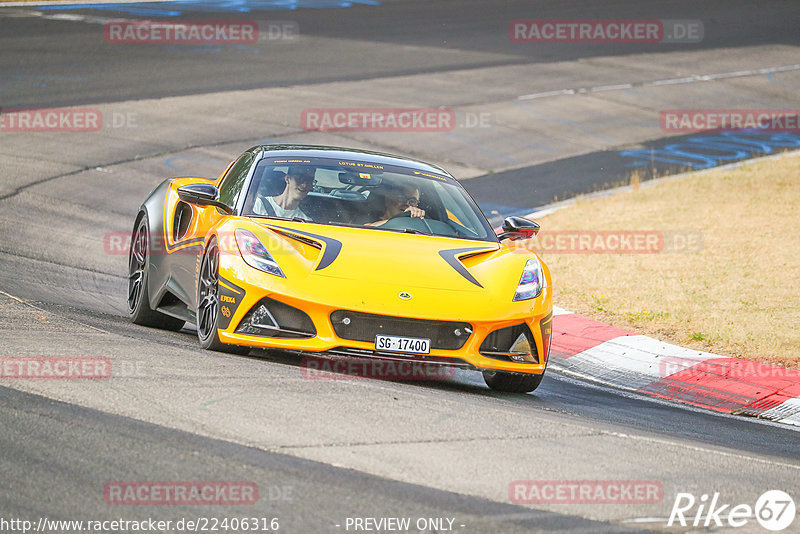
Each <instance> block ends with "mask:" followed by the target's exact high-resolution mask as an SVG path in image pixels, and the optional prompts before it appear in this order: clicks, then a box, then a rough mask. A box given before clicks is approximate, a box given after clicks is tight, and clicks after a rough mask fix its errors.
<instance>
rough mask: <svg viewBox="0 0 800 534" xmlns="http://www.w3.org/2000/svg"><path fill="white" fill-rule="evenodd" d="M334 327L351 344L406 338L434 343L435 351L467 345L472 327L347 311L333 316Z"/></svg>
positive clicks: (448, 322)
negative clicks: (379, 337) (353, 342)
mask: <svg viewBox="0 0 800 534" xmlns="http://www.w3.org/2000/svg"><path fill="white" fill-rule="evenodd" d="M331 324H332V325H333V330H334V332H336V335H337V336H339V337H340V338H342V339H349V340H351V341H364V342H367V343H373V342H374V341H375V336H377V335H387V336H405V337H418V338H425V339H430V340H431V348H432V349H443V350H458V349H460V348H461V347H463V346H464V343H466V342H467V340H468V339H469V337H470V335H472V325H470V324H469V323H461V322H457V321H430V320H425V319H409V318H405V317H390V316H387V315H373V314H371V313H361V312H353V311H346V310H337V311H335V312H333V313H332V314H331Z"/></svg>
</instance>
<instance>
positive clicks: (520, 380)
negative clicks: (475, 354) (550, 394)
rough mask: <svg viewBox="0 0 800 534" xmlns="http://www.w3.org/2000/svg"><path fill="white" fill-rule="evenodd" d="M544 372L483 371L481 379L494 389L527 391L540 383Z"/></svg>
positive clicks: (517, 391)
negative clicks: (538, 373) (536, 373)
mask: <svg viewBox="0 0 800 534" xmlns="http://www.w3.org/2000/svg"><path fill="white" fill-rule="evenodd" d="M543 377H544V373H542V374H540V375H534V374H527V373H505V372H503V371H489V370H487V371H484V372H483V380H484V382H486V385H487V386H489V387H490V388H492V389H493V390H495V391H505V392H507V393H529V392H531V391H533V390H535V389H536V388H538V387H539V384H541V383H542V378H543Z"/></svg>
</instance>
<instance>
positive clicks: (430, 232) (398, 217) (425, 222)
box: [381, 211, 433, 235]
mask: <svg viewBox="0 0 800 534" xmlns="http://www.w3.org/2000/svg"><path fill="white" fill-rule="evenodd" d="M403 217H409V218H411V212H410V211H401V212H400V213H398V214H397V215H395V216H394V217H389V220H388V221H386V222H385V223H383V224H386V223H388V222H389V221H393V220H395V219H401V218H403ZM415 218H416V219H419V220H420V221H422V224H424V225H425V228H427V229H428V233H429V234H431V235H433V229H432V228H431V225H429V224H428V221H426V220H425V217H415ZM381 226H383V225H381Z"/></svg>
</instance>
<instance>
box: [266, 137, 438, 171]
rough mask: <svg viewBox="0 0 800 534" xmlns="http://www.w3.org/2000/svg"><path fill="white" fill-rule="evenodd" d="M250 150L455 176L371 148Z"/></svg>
mask: <svg viewBox="0 0 800 534" xmlns="http://www.w3.org/2000/svg"><path fill="white" fill-rule="evenodd" d="M250 151H253V152H254V153H256V152H264V153H265V154H264V155H266V156H269V157H273V156H279V157H280V156H299V155H303V156H306V157H318V158H332V159H358V160H359V161H363V162H366V163H377V164H382V165H398V166H401V167H407V168H410V169H414V170H418V171H423V172H434V173H437V174H443V175H444V176H448V177H450V178H453V176H452V175H451V174H450V173H449V172H447V171H445V170H444V169H442V168H441V167H438V166H437V165H433V164H432V163H425V162H424V161H419V160H416V159H413V158H408V157H405V156H397V155H394V154H385V153H383V152H374V151H371V150H360V149H356V148H344V147H337V146H323V145H296V144H262V145H257V146H254V147H253V148H251V149H250Z"/></svg>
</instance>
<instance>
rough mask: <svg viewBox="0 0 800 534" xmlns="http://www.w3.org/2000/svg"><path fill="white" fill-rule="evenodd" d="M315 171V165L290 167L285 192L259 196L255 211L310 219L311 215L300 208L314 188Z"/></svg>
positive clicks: (261, 213)
mask: <svg viewBox="0 0 800 534" xmlns="http://www.w3.org/2000/svg"><path fill="white" fill-rule="evenodd" d="M315 173H316V169H315V168H314V167H306V166H299V165H295V166H291V167H289V170H288V172H287V173H286V175H285V176H284V177H283V179H284V180H285V181H286V187H285V188H284V190H283V192H282V193H280V194H278V195H275V196H271V197H269V196H268V197H260V198H258V199H257V200H256V202H255V204H254V205H253V211H254V212H255V213H257V214H259V215H270V216H274V217H282V218H285V219H294V218H299V219H305V220H307V221H310V220H311V217H309V216H308V215H306V214H305V213H304V212H303V210H302V209H300V203H301V202H302V201H303V200H305V198H306V197H307V196H308V193H310V192H311V190H312V189H314V183H315V182H316V180H314V174H315Z"/></svg>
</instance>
